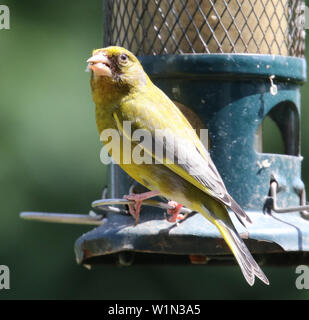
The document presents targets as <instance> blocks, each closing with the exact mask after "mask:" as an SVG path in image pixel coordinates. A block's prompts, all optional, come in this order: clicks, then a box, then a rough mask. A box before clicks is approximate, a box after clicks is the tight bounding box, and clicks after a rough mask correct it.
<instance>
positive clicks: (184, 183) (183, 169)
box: [87, 46, 269, 286]
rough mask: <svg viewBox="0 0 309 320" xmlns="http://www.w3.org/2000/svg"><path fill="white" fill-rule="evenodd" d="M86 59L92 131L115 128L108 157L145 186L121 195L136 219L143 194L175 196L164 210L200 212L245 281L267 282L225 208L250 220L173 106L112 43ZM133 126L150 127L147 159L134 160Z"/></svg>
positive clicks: (133, 59)
mask: <svg viewBox="0 0 309 320" xmlns="http://www.w3.org/2000/svg"><path fill="white" fill-rule="evenodd" d="M87 62H88V66H89V68H90V69H91V70H92V74H91V88H92V96H93V100H94V103H95V110H96V111H95V112H96V123H97V128H98V131H99V133H100V134H101V133H102V132H104V130H107V129H114V130H117V132H119V134H120V145H121V146H120V148H119V147H118V148H112V151H111V152H110V153H111V156H112V158H113V159H117V160H116V162H117V163H118V164H119V165H120V166H121V168H122V169H123V170H124V171H125V172H127V173H128V174H129V175H130V176H131V177H132V178H134V179H135V180H136V181H137V182H139V183H140V184H142V185H144V186H145V187H146V188H148V189H149V190H150V191H149V192H147V193H144V194H136V195H134V194H131V195H129V196H126V198H127V199H129V200H134V201H135V205H134V206H131V207H130V213H131V214H132V215H133V216H135V218H136V221H137V220H138V215H139V210H140V206H141V203H142V201H143V200H144V199H147V198H150V197H153V196H156V195H161V196H163V197H165V198H167V199H172V200H174V201H176V203H175V202H174V203H175V206H174V207H175V209H174V211H171V212H170V213H172V214H173V216H174V217H175V216H177V214H178V213H179V209H180V206H179V205H177V203H180V204H182V205H184V206H186V207H188V208H190V209H191V210H193V211H197V212H199V213H201V214H202V215H203V216H204V217H205V218H206V219H208V220H209V221H210V222H211V223H213V224H214V225H215V226H216V227H217V228H218V230H219V231H220V233H221V235H222V237H223V238H224V240H225V241H226V243H227V244H228V246H229V248H230V249H231V251H232V253H233V254H234V256H235V258H236V261H237V262H238V264H239V266H240V268H241V271H242V273H243V275H244V277H245V279H246V280H247V282H248V283H249V284H250V285H251V286H252V285H253V284H254V281H255V276H257V277H258V278H259V279H260V280H262V281H263V282H264V283H265V284H269V281H268V279H267V277H266V276H265V274H264V273H263V271H262V270H261V269H260V267H259V266H258V264H257V263H256V261H255V260H254V258H253V257H252V255H251V254H250V252H249V250H248V248H247V247H246V245H245V243H244V242H243V240H242V239H241V237H240V236H239V234H238V232H237V230H236V229H235V227H234V225H233V223H232V220H231V218H230V216H229V213H228V210H227V208H230V209H231V210H232V211H234V213H235V215H236V217H237V218H238V219H239V220H240V221H241V222H242V223H243V221H247V222H251V221H250V219H249V217H248V216H247V214H246V213H245V212H244V210H243V209H242V208H241V207H240V206H239V205H238V204H237V203H236V201H235V200H234V199H233V198H232V197H231V196H230V195H229V193H228V192H227V190H226V187H225V185H224V183H223V180H222V178H221V177H220V174H219V172H218V171H217V169H216V167H215V165H214V163H213V161H212V160H211V158H210V155H209V153H208V151H207V150H206V148H205V147H204V145H203V144H202V142H201V140H200V139H199V137H198V135H197V134H196V131H195V130H194V129H193V128H192V126H191V125H190V123H189V122H188V120H187V119H186V118H185V116H184V115H183V114H182V113H181V111H180V110H179V108H177V106H176V105H175V104H174V103H173V102H172V101H171V100H170V99H169V98H168V97H167V96H166V95H165V94H164V93H163V92H162V91H161V90H160V89H159V88H158V87H156V86H155V85H154V84H153V83H152V82H151V80H150V78H149V77H148V76H147V74H146V73H145V72H144V70H143V67H142V65H141V64H140V62H139V61H138V59H137V58H136V57H135V56H134V55H133V54H132V53H131V52H130V51H128V50H126V49H124V48H121V47H117V46H110V47H107V48H103V49H97V50H94V51H93V52H92V57H90V58H89V59H88V61H87ZM127 123H130V125H131V128H130V130H132V131H130V130H129V129H128V128H127V126H126V124H127ZM136 130H142V132H148V133H150V135H151V140H152V142H154V143H153V144H152V145H151V146H150V147H147V145H146V147H145V146H143V147H144V148H143V153H144V154H145V155H148V157H149V158H150V159H152V160H153V161H151V162H147V161H145V162H142V163H136V161H134V155H133V152H132V150H133V149H134V148H135V147H136V146H137V145H138V144H139V142H138V141H137V140H136V139H133V138H132V134H131V132H134V131H136ZM162 132H163V133H164V136H165V137H166V135H167V136H168V137H169V138H170V139H172V140H173V141H174V146H176V147H175V148H174V149H173V154H171V148H169V147H168V144H167V143H166V140H164V139H161V138H162V136H161V135H163V133H162ZM128 145H129V146H130V148H128ZM153 145H155V147H156V148H157V147H158V148H159V147H160V148H162V150H163V151H164V152H163V153H162V154H163V156H162V157H159V156H158V155H157V152H155V148H154V146H153ZM126 150H129V151H128V152H126ZM130 150H131V151H130ZM126 153H130V154H126ZM173 156H174V158H173ZM125 159H126V161H124V160H125ZM175 159H176V161H174V160H175ZM128 160H129V161H128ZM173 221H175V219H174V220H173Z"/></svg>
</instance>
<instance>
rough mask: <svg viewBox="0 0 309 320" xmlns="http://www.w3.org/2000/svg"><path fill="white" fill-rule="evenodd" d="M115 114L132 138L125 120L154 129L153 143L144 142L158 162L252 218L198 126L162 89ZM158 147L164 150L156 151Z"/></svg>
mask: <svg viewBox="0 0 309 320" xmlns="http://www.w3.org/2000/svg"><path fill="white" fill-rule="evenodd" d="M156 89H157V88H156ZM137 101H138V102H137ZM113 117H114V119H115V122H116V124H117V127H118V129H119V130H120V131H121V132H122V134H123V135H125V136H126V138H127V139H130V140H132V136H131V135H130V133H129V132H126V130H125V128H124V126H123V125H122V124H123V121H130V123H131V128H132V133H133V132H134V131H135V130H137V129H139V130H145V131H147V132H150V133H151V135H152V144H151V145H150V146H149V145H147V144H143V143H141V144H142V146H143V150H144V151H145V152H147V153H148V154H149V155H151V157H152V158H153V159H154V160H155V161H156V163H163V164H164V165H165V166H166V167H168V168H169V169H170V170H172V171H173V172H174V173H176V174H178V175H179V176H181V177H182V178H184V179H185V180H187V181H188V182H190V183H191V184H192V185H194V186H196V187H197V188H199V189H201V190H202V191H204V192H206V193H207V194H208V195H210V196H212V197H214V198H216V199H217V200H218V201H220V202H221V203H223V204H224V205H226V206H228V207H230V208H231V209H232V210H233V211H234V212H235V213H236V215H237V216H238V217H239V218H242V219H245V220H247V221H249V222H250V219H249V218H248V216H247V215H246V213H245V212H244V211H243V210H242V209H241V207H240V206H239V205H238V204H237V203H236V202H235V201H234V200H233V198H232V197H231V196H230V195H229V193H228V192H227V190H226V188H225V185H224V182H223V180H222V178H221V176H220V174H219V172H218V170H217V168H216V166H215V165H214V163H213V161H212V160H211V157H210V155H209V153H208V151H207V150H206V149H205V147H204V146H203V144H202V142H201V141H200V139H199V138H198V136H197V134H196V132H195V130H194V129H193V128H192V127H191V125H190V123H189V122H188V121H187V119H186V118H185V117H184V115H183V114H182V113H181V112H180V110H179V109H178V108H177V107H176V106H175V104H174V103H173V102H172V101H171V100H170V99H169V98H168V97H167V96H165V94H164V93H163V92H162V91H161V90H159V89H157V91H156V92H155V94H152V95H151V96H150V97H149V95H146V96H145V95H142V96H141V97H139V99H134V102H133V101H132V102H129V101H128V102H126V103H124V104H123V105H122V106H121V108H119V109H118V110H116V111H115V112H114V114H113ZM135 143H136V144H137V143H138V142H135ZM157 150H162V151H163V152H162V153H160V152H156V151H157Z"/></svg>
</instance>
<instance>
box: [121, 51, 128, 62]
mask: <svg viewBox="0 0 309 320" xmlns="http://www.w3.org/2000/svg"><path fill="white" fill-rule="evenodd" d="M128 61H129V57H128V56H127V55H126V54H125V53H122V54H121V55H120V56H119V62H120V63H122V64H125V63H127V62H128Z"/></svg>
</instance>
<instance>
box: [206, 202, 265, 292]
mask: <svg viewBox="0 0 309 320" xmlns="http://www.w3.org/2000/svg"><path fill="white" fill-rule="evenodd" d="M203 208H204V209H206V208H205V207H204V206H203ZM206 210H207V209H206ZM207 211H208V210H207ZM208 213H209V211H208ZM211 221H212V222H213V223H214V224H215V226H216V227H217V228H218V229H219V231H220V233H221V235H222V237H223V238H224V240H225V241H226V243H227V244H228V246H229V248H230V249H231V251H232V253H233V254H234V256H235V258H236V260H237V262H238V264H239V266H240V269H241V271H242V273H243V275H244V277H245V279H246V280H247V282H248V283H249V285H250V286H253V284H254V281H255V276H257V277H258V278H259V279H261V280H262V281H263V282H264V283H265V284H267V285H269V281H268V279H267V277H266V276H265V274H264V272H263V271H262V270H261V268H260V267H259V265H258V264H257V263H256V261H255V260H254V258H253V257H252V255H251V253H250V252H249V250H248V248H247V247H246V245H245V243H244V242H243V240H242V239H241V238H240V236H239V235H238V233H237V231H236V229H235V228H234V226H233V224H232V222H231V221H230V218H229V217H228V218H227V219H224V221H223V220H222V219H217V218H215V217H214V216H213V215H212V219H211Z"/></svg>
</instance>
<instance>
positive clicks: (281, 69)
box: [75, 0, 309, 265]
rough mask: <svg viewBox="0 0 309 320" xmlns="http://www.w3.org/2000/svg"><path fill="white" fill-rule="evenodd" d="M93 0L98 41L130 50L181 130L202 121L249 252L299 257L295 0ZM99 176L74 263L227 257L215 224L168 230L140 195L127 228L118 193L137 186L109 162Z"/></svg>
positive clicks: (304, 226)
mask: <svg viewBox="0 0 309 320" xmlns="http://www.w3.org/2000/svg"><path fill="white" fill-rule="evenodd" d="M103 3H104V13H105V18H104V32H105V35H104V46H108V45H119V46H123V47H125V48H127V49H129V50H130V51H132V52H133V53H134V54H136V55H137V56H138V57H139V59H140V61H141V63H142V65H143V67H144V69H145V71H146V72H147V74H148V75H149V76H150V77H151V79H152V80H153V81H154V83H155V84H156V85H157V86H158V87H160V88H161V89H162V90H163V91H164V92H165V93H166V94H167V95H168V96H169V97H170V98H171V99H172V100H173V101H174V102H175V103H176V104H177V105H178V106H179V108H180V109H181V110H182V111H183V113H184V114H185V115H186V116H187V118H188V120H189V121H190V122H191V124H192V126H193V127H194V128H196V129H197V130H199V129H202V128H207V129H208V133H209V140H210V146H209V150H210V153H211V156H212V159H213V161H214V163H215V164H216V166H217V168H218V171H219V172H220V174H221V176H222V178H223V180H224V182H225V185H226V187H227V190H228V191H229V193H230V194H231V195H232V196H233V198H235V200H236V201H237V202H238V203H239V204H240V205H241V206H242V207H243V209H244V210H245V211H246V212H247V214H248V215H249V217H250V218H251V220H252V221H253V224H252V225H248V229H245V228H244V227H243V226H242V225H241V224H240V223H239V222H238V220H237V219H236V218H235V216H234V215H233V214H231V218H232V220H233V222H234V225H235V226H236V228H237V230H238V231H239V233H240V234H241V236H242V237H243V239H244V241H245V243H246V245H247V246H248V248H249V250H250V251H251V252H252V253H253V254H254V255H255V257H256V258H257V259H258V260H260V262H261V261H263V262H264V263H269V264H270V263H278V262H279V263H280V264H283V263H286V264H293V263H299V262H300V261H304V260H305V259H307V258H308V257H309V255H308V251H309V219H308V218H309V214H308V212H307V211H306V210H309V207H308V206H307V203H306V194H305V186H304V183H303V181H302V179H301V162H302V157H301V156H300V141H299V137H300V86H301V85H302V84H303V83H304V82H305V81H306V61H305V60H304V42H305V32H304V30H303V26H304V23H303V20H304V2H303V1H298V0H296V1H295V0H294V1H290V0H256V1H249V0H242V1H240V0H229V1H228V0H217V1H215V0H213V1H211V0H204V1H203V0H200V1H198V0H186V1H184V0H175V1H173V0H167V1H159V0H153V1H149V0H133V1H132V0H130V1H129V0H113V1H104V2H103ZM267 116H269V117H270V118H271V119H272V120H273V121H274V122H275V123H276V125H277V127H278V128H279V130H280V132H281V135H282V139H283V143H284V149H285V151H284V154H266V153H263V137H262V134H263V132H262V129H261V128H262V123H263V120H264V119H265V118H266V117H267ZM266 138H267V137H266ZM109 173H110V175H109V176H110V177H109V183H108V187H107V189H106V190H105V193H104V198H107V199H103V200H99V201H95V202H94V203H93V206H94V208H95V210H96V212H97V213H100V215H99V216H94V217H93V219H94V220H96V219H97V220H98V224H101V225H100V226H99V227H98V228H95V229H93V230H92V231H90V232H88V233H86V234H84V235H83V236H81V237H80V238H79V239H78V240H77V241H76V243H75V252H76V257H77V261H78V263H81V264H94V263H115V261H116V262H118V263H120V264H122V265H130V264H132V263H133V262H134V263H147V262H148V263H160V264H162V263H177V264H178V263H179V264H181V263H182V264H190V263H201V264H203V263H209V264H211V263H219V264H223V263H229V262H233V261H234V260H233V257H232V255H231V252H230V250H229V249H228V247H227V245H225V243H224V241H223V239H222V238H221V236H220V234H219V232H218V230H217V229H216V227H215V226H213V225H212V224H211V223H209V222H208V221H207V220H206V219H205V218H204V217H203V216H202V215H200V214H190V215H189V217H188V218H187V219H185V220H184V221H182V222H181V223H179V224H178V225H177V226H176V225H175V224H171V223H169V222H167V221H166V220H165V217H164V214H163V210H162V206H163V204H162V202H161V201H159V200H151V201H150V200H148V203H145V204H148V205H145V206H143V207H142V212H141V218H140V223H139V224H138V225H137V226H134V220H133V219H132V217H131V216H129V215H128V214H124V211H127V210H125V207H124V206H122V205H120V204H121V203H124V200H120V199H121V198H122V197H123V195H125V194H128V193H129V190H133V189H134V191H135V192H137V193H138V192H141V191H142V189H143V188H142V187H141V186H140V185H137V184H136V183H135V182H134V181H133V180H132V179H131V178H130V177H129V176H127V175H126V174H125V173H124V172H123V171H122V170H121V169H120V167H118V166H117V165H114V164H112V165H110V169H109ZM118 199H119V200H118ZM146 202H147V201H146ZM160 206H161V208H157V207H160ZM102 217H103V222H104V223H103V224H102V221H101V220H100V219H101V218H102Z"/></svg>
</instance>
